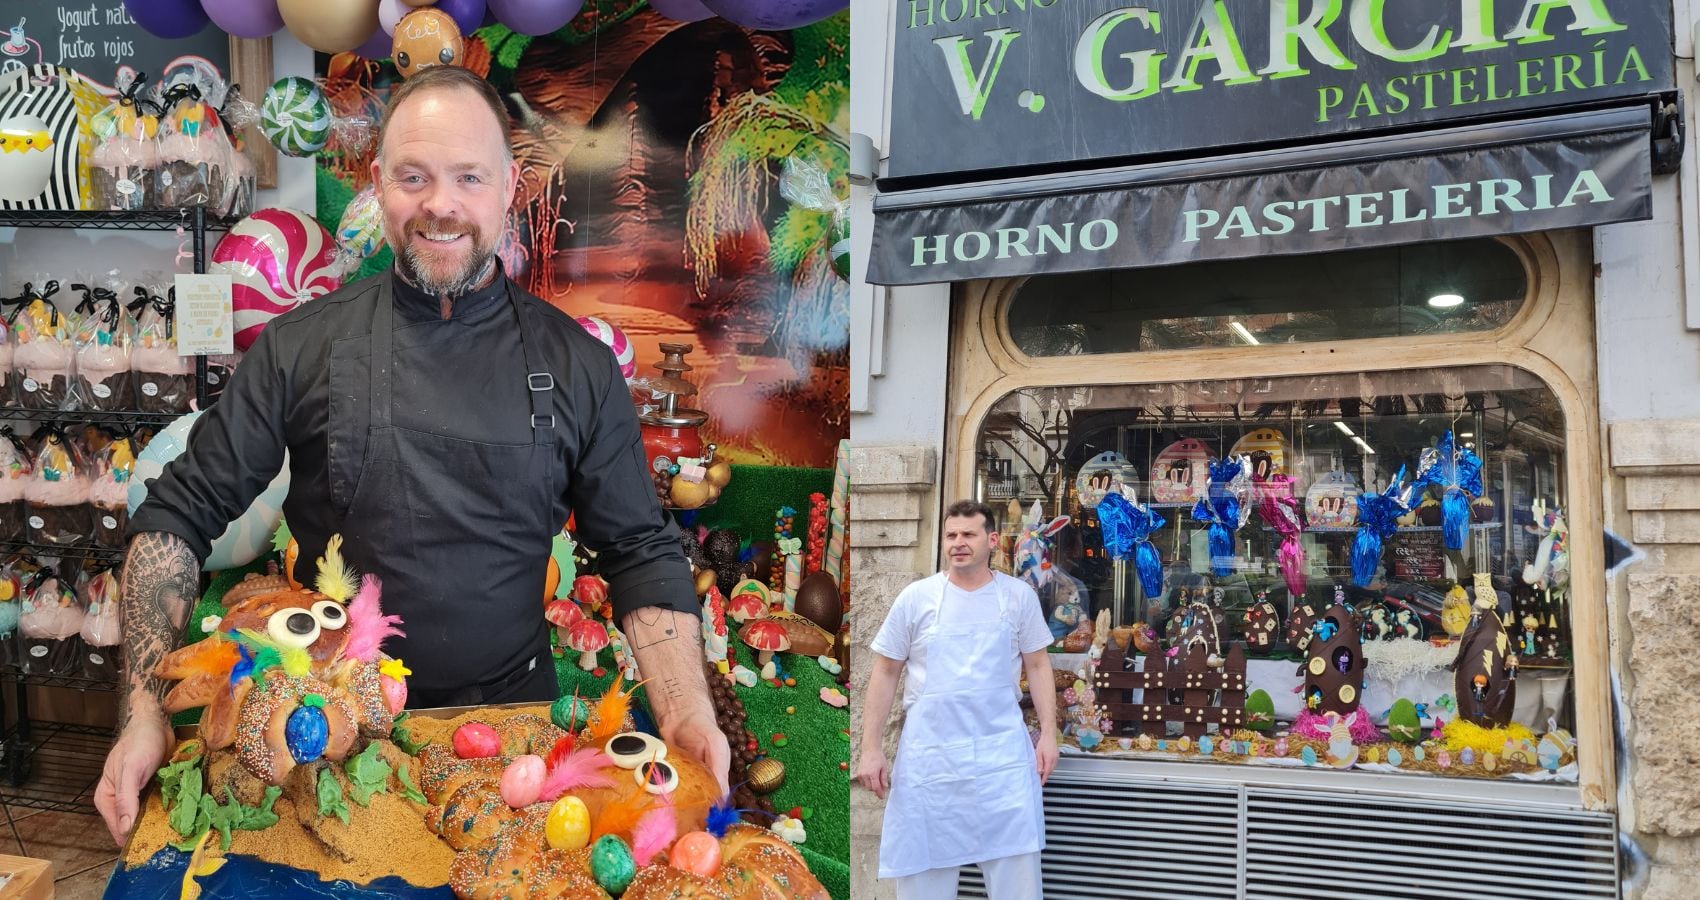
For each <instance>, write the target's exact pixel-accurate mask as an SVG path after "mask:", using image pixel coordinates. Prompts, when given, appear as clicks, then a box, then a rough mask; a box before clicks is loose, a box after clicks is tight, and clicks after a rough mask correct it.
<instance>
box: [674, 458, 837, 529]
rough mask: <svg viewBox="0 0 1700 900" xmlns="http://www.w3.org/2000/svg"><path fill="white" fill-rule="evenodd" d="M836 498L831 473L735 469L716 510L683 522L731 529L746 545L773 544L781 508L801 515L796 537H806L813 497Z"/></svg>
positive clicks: (795, 526)
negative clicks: (812, 495)
mask: <svg viewBox="0 0 1700 900" xmlns="http://www.w3.org/2000/svg"><path fill="white" fill-rule="evenodd" d="M815 493H819V494H825V495H826V496H828V497H831V496H832V470H831V469H804V468H798V467H794V466H733V467H732V481H731V482H730V483H729V484H727V486H726V492H725V493H724V494H721V495H720V500H719V501H718V502H716V503H715V504H714V505H713V506H710V507H708V508H706V509H702V510H698V511H696V513H695V515H694V516H693V515H692V514H690V513H685V514H683V515H681V516H680V521H681V522H687V523H688V522H694V523H696V524H700V525H704V526H707V527H708V528H710V529H716V528H730V529H731V530H732V531H734V532H736V533H737V534H738V536H739V537H742V538H743V539H744V540H745V541H771V540H773V520H774V518H775V514H776V513H778V512H779V508H780V507H781V506H789V507H791V508H792V509H794V510H796V511H797V516H796V518H795V519H793V520H792V532H791V533H792V534H793V535H795V536H797V537H803V536H804V535H805V534H806V533H807V531H808V526H809V495H810V494H815Z"/></svg>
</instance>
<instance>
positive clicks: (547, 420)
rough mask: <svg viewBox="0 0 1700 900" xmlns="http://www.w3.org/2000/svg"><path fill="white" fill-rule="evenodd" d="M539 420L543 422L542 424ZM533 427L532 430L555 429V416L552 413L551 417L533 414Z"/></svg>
mask: <svg viewBox="0 0 1700 900" xmlns="http://www.w3.org/2000/svg"><path fill="white" fill-rule="evenodd" d="M539 420H542V421H541V422H540V421H539ZM531 427H532V428H554V427H555V414H554V413H550V414H549V415H546V416H540V415H538V414H536V413H532V415H531Z"/></svg>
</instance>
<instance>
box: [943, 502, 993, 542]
mask: <svg viewBox="0 0 1700 900" xmlns="http://www.w3.org/2000/svg"><path fill="white" fill-rule="evenodd" d="M967 516H983V517H985V519H986V533H987V534H990V533H992V532H994V531H996V530H998V521H997V519H996V518H994V517H993V515H992V508H991V507H990V506H987V505H986V504H984V503H981V502H980V501H978V500H958V501H956V502H955V503H952V504H951V505H949V506H947V507H945V508H944V517H945V518H947V519H955V518H958V517H967Z"/></svg>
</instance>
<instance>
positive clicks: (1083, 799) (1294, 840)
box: [961, 762, 1619, 900]
mask: <svg viewBox="0 0 1700 900" xmlns="http://www.w3.org/2000/svg"><path fill="white" fill-rule="evenodd" d="M1093 770H1097V771H1093ZM1428 790H1430V791H1431V792H1432V791H1433V788H1428ZM1045 825H1046V843H1047V847H1046V850H1045V853H1044V857H1043V867H1044V872H1045V897H1046V900H1071V898H1079V900H1088V898H1090V900H1098V898H1106V897H1128V898H1140V900H1146V898H1152V900H1158V898H1165V900H1166V898H1174V900H1216V898H1223V900H1429V898H1433V897H1439V896H1444V897H1447V898H1449V900H1526V898H1528V897H1531V896H1541V897H1554V898H1559V897H1562V898H1566V900H1570V898H1576V900H1590V898H1602V900H1606V898H1610V900H1615V898H1617V897H1618V896H1619V895H1618V879H1617V854H1616V823H1615V821H1614V819H1613V817H1612V816H1611V815H1609V814H1600V813H1590V812H1586V811H1583V810H1579V809H1573V808H1569V807H1564V806H1559V805H1553V804H1550V803H1517V802H1513V801H1508V800H1501V799H1495V800H1492V801H1477V800H1467V799H1463V798H1459V797H1455V796H1436V795H1435V794H1433V793H1430V794H1429V795H1427V796H1416V795H1415V793H1414V792H1412V793H1405V794H1400V793H1376V792H1373V791H1366V790H1346V789H1341V788H1339V787H1337V786H1326V787H1315V788H1312V787H1305V786H1294V785H1291V784H1284V785H1277V786H1259V785H1245V784H1236V783H1233V782H1225V781H1223V780H1220V778H1219V776H1218V777H1217V778H1201V779H1200V780H1198V781H1196V782H1189V781H1187V780H1185V779H1177V778H1170V777H1159V776H1155V775H1129V774H1128V773H1127V772H1125V771H1113V770H1111V769H1110V768H1109V767H1105V766H1095V765H1094V766H1078V765H1073V766H1071V765H1068V764H1067V763H1066V762H1065V764H1064V765H1063V766H1062V767H1059V769H1058V770H1057V772H1056V774H1054V775H1053V776H1052V778H1051V782H1050V784H1049V785H1048V786H1047V787H1046V788H1045ZM961 896H963V897H975V898H980V897H985V896H986V892H985V886H984V882H983V880H982V878H981V875H980V871H979V869H978V868H975V867H972V866H970V867H967V868H965V869H964V870H963V873H962V884H961Z"/></svg>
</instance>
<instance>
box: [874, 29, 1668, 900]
mask: <svg viewBox="0 0 1700 900" xmlns="http://www.w3.org/2000/svg"><path fill="white" fill-rule="evenodd" d="M1255 7H1256V8H1255V10H1254V9H1253V8H1252V5H1247V4H1229V3H1226V2H1220V0H1217V2H1205V3H1198V2H1149V3H1146V4H1144V5H1140V6H1133V5H1126V4H1119V3H1113V2H1108V0H1089V2H1083V3H1069V4H1062V3H1038V2H1028V3H1018V2H1002V3H956V2H949V0H905V2H900V3H898V4H896V7H895V15H894V16H893V17H892V19H891V21H890V23H889V33H888V35H887V41H888V52H889V55H890V58H891V60H892V63H891V72H890V76H889V81H888V86H889V89H888V94H887V96H886V99H885V103H886V107H887V108H886V110H885V112H886V114H887V115H888V116H889V121H890V124H889V130H888V131H885V132H884V133H883V134H884V137H885V140H884V141H883V142H881V145H882V146H883V147H885V148H886V151H887V153H888V156H887V157H886V159H885V167H884V170H883V173H882V177H881V178H880V179H879V181H878V184H877V193H876V194H875V195H874V196H873V198H872V204H871V206H872V219H873V233H872V239H871V247H870V249H869V251H868V254H867V277H866V280H867V282H869V283H870V284H872V285H877V286H879V287H873V288H869V290H870V291H871V292H872V294H873V295H874V296H875V297H877V301H878V303H879V305H880V309H881V312H880V319H881V321H883V322H884V327H885V328H886V330H887V332H888V333H889V332H890V331H891V330H892V329H893V327H894V326H893V325H892V323H893V322H902V321H905V317H919V318H920V319H925V318H927V317H932V319H933V321H935V322H936V321H939V320H943V321H944V322H945V323H946V324H945V325H944V326H943V327H938V328H935V329H934V331H933V332H932V333H933V334H934V335H935V338H934V340H935V341H936V343H937V347H936V349H937V354H936V356H930V355H929V354H925V353H898V352H894V350H888V351H887V354H886V356H885V358H884V360H883V362H882V365H883V366H884V370H883V372H881V373H880V375H879V378H880V379H886V380H890V379H893V378H901V379H903V380H905V381H906V382H908V383H910V384H924V383H927V381H928V378H929V374H930V373H938V372H940V370H941V369H942V370H943V374H945V376H946V377H945V378H944V387H943V391H942V397H940V398H939V399H938V401H937V408H938V409H939V410H940V411H941V412H942V415H940V416H939V419H940V421H941V422H942V426H941V428H940V431H939V440H938V443H937V444H936V445H934V446H933V448H932V449H933V450H935V451H936V452H937V458H938V459H939V461H940V466H939V469H938V472H937V476H936V484H935V485H934V486H932V487H930V488H927V489H926V490H925V491H922V492H921V493H922V495H923V497H925V498H926V499H927V500H928V501H929V502H931V501H937V502H939V503H947V502H949V501H950V500H953V499H955V498H958V497H972V498H975V499H979V500H981V501H984V502H986V503H988V504H990V505H991V506H992V507H993V508H994V509H995V510H997V511H998V512H999V515H1000V519H1001V521H1000V523H999V525H1000V528H1001V530H1002V532H1003V534H1004V535H1005V536H1006V538H1005V543H1004V547H1003V549H1002V553H1001V554H1000V556H999V559H998V560H997V564H999V565H1001V566H1002V567H1003V568H1004V570H1005V571H1009V572H1011V573H1013V574H1016V575H1018V576H1019V577H1023V578H1025V579H1027V580H1028V581H1029V582H1030V583H1031V584H1032V585H1033V586H1034V587H1035V589H1036V591H1037V593H1038V595H1039V597H1040V599H1041V602H1042V603H1043V604H1044V612H1045V613H1046V615H1047V618H1048V621H1049V623H1050V625H1051V628H1052V633H1053V635H1054V637H1055V638H1056V644H1055V647H1054V651H1055V653H1056V656H1055V657H1054V662H1055V663H1056V668H1057V670H1058V672H1059V678H1058V682H1057V684H1056V685H1055V686H1054V688H1055V690H1057V691H1058V693H1059V695H1060V699H1059V704H1058V706H1059V709H1060V710H1061V715H1062V717H1063V719H1064V722H1063V728H1064V734H1065V738H1064V744H1065V745H1067V746H1066V748H1065V750H1064V753H1065V756H1064V761H1063V763H1062V764H1061V766H1060V767H1059V770H1058V773H1057V775H1056V776H1055V777H1054V778H1053V779H1052V781H1051V782H1050V784H1049V785H1048V787H1047V788H1046V791H1045V799H1046V813H1047V815H1046V822H1047V828H1048V849H1047V850H1046V853H1045V857H1044V859H1045V861H1044V868H1045V876H1046V896H1047V897H1088V896H1103V895H1117V894H1121V895H1126V894H1125V893H1124V892H1123V891H1122V888H1127V890H1128V891H1129V892H1133V893H1138V894H1140V895H1152V896H1156V895H1165V896H1167V895H1175V896H1187V897H1246V896H1265V897H1277V896H1291V897H1300V896H1354V897H1382V898H1390V897H1400V898H1403V897H1412V898H1415V897H1426V896H1432V895H1433V893H1434V892H1435V891H1436V887H1435V884H1436V882H1437V879H1438V880H1439V881H1441V882H1443V883H1445V884H1446V885H1448V886H1447V887H1446V888H1444V892H1445V893H1447V894H1448V895H1449V896H1452V895H1455V896H1470V897H1477V896H1482V897H1486V896H1493V897H1520V896H1535V895H1537V894H1542V893H1548V894H1550V893H1552V892H1555V891H1556V894H1557V895H1559V896H1565V897H1619V896H1625V895H1626V890H1627V892H1628V893H1633V892H1634V891H1635V890H1636V889H1638V888H1640V887H1643V886H1644V882H1645V871H1644V869H1645V864H1646V859H1645V858H1644V857H1643V856H1642V853H1643V852H1644V851H1643V850H1642V849H1640V847H1639V845H1638V844H1637V843H1636V840H1635V832H1636V830H1637V827H1638V826H1637V824H1636V822H1635V820H1634V818H1633V807H1634V806H1635V803H1634V799H1633V798H1634V783H1633V779H1634V778H1635V777H1638V775H1637V773H1636V770H1635V763H1636V759H1635V752H1634V750H1633V745H1630V746H1625V745H1624V744H1623V743H1622V741H1621V740H1620V739H1619V738H1618V735H1619V734H1621V732H1622V730H1623V729H1624V723H1625V719H1626V711H1625V704H1624V701H1625V697H1624V695H1623V693H1622V691H1623V686H1622V685H1623V681H1624V680H1625V675H1626V671H1627V669H1626V667H1625V665H1624V656H1623V655H1622V654H1621V651H1620V650H1617V649H1614V647H1621V646H1622V645H1623V643H1624V642H1625V641H1626V640H1630V639H1632V638H1633V637H1634V635H1633V634H1632V632H1630V631H1629V630H1628V628H1627V627H1626V619H1625V610H1626V609H1629V608H1631V607H1632V606H1633V605H1634V603H1635V601H1634V599H1633V597H1631V596H1629V594H1628V593H1627V592H1626V589H1625V584H1626V582H1625V581H1624V576H1622V575H1620V574H1619V575H1613V574H1611V569H1612V566H1613V565H1614V564H1615V563H1617V562H1619V561H1621V558H1622V557H1623V556H1624V555H1625V554H1626V553H1629V552H1630V551H1629V550H1628V549H1627V547H1626V545H1625V544H1624V542H1623V541H1621V540H1619V539H1617V538H1615V537H1612V536H1611V535H1610V534H1609V533H1608V532H1609V531H1615V532H1620V533H1626V534H1627V530H1628V526H1627V525H1624V524H1618V523H1619V522H1620V521H1622V519H1621V518H1620V515H1621V511H1620V510H1619V509H1618V505H1619V504H1621V503H1623V498H1622V496H1620V494H1621V492H1622V488H1621V487H1620V486H1618V485H1619V484H1620V482H1616V481H1614V480H1613V478H1612V477H1610V476H1608V473H1607V472H1606V470H1605V467H1606V466H1608V465H1611V464H1612V463H1611V462H1610V457H1608V455H1607V440H1608V430H1607V427H1606V425H1605V424H1604V423H1603V421H1602V407H1603V406H1604V405H1605V404H1603V401H1602V391H1603V390H1604V391H1605V392H1606V393H1608V394H1609V393H1612V392H1614V391H1617V392H1621V390H1622V389H1621V388H1617V387H1612V386H1609V385H1608V386H1607V387H1605V388H1602V380H1606V379H1611V378H1624V377H1627V376H1626V373H1625V372H1624V371H1622V370H1620V369H1618V368H1614V367H1613V366H1612V365H1610V364H1608V363H1610V362H1611V361H1612V360H1615V359H1617V358H1618V357H1620V356H1626V355H1628V354H1629V353H1630V351H1629V350H1628V348H1626V347H1612V348H1608V347H1607V346H1606V344H1607V342H1606V340H1605V339H1604V338H1603V337H1600V336H1601V335H1606V334H1608V333H1613V332H1611V327H1608V325H1607V324H1605V323H1604V322H1603V321H1602V320H1605V319H1609V318H1612V317H1617V316H1633V315H1638V314H1640V313H1638V312H1637V311H1636V310H1637V309H1638V308H1639V307H1642V306H1646V307H1649V308H1650V307H1652V306H1653V305H1654V303H1655V298H1658V299H1657V302H1659V303H1663V302H1664V301H1663V299H1662V298H1659V295H1658V294H1657V293H1649V294H1648V295H1647V296H1641V297H1621V296H1620V297H1616V298H1614V302H1613V303H1612V304H1610V305H1608V304H1607V303H1606V302H1604V300H1603V299H1602V297H1601V296H1600V294H1599V290H1598V289H1599V288H1601V287H1602V286H1604V285H1607V284H1616V283H1621V279H1622V278H1623V277H1624V276H1623V275H1622V274H1618V275H1616V276H1615V277H1617V278H1618V279H1619V281H1618V282H1613V281H1612V279H1611V278H1608V277H1606V276H1605V275H1604V274H1603V267H1605V266H1608V265H1609V266H1611V267H1613V268H1614V269H1616V270H1619V271H1620V272H1621V270H1622V268H1623V267H1629V268H1630V269H1633V268H1635V267H1641V266H1647V267H1656V266H1658V265H1660V264H1661V263H1660V262H1659V261H1658V257H1657V254H1656V252H1655V250H1656V248H1655V247H1654V246H1648V248H1647V249H1646V251H1645V254H1644V255H1640V256H1637V255H1636V254H1635V253H1634V252H1633V250H1631V251H1630V252H1629V253H1622V252H1620V251H1619V249H1618V248H1619V247H1620V246H1621V245H1620V244H1618V243H1616V242H1614V241H1613V240H1612V239H1611V237H1610V236H1611V235H1613V234H1617V233H1629V230H1631V229H1636V228H1644V227H1646V226H1645V225H1644V224H1638V223H1649V222H1652V221H1654V220H1655V218H1656V216H1658V215H1660V213H1659V212H1658V209H1656V207H1659V206H1661V204H1663V203H1664V202H1665V201H1664V200H1663V199H1661V198H1662V197H1664V196H1666V195H1662V194H1661V193H1660V192H1661V191H1671V190H1673V187H1672V185H1673V183H1674V182H1675V181H1676V179H1675V178H1671V177H1669V176H1671V175H1672V174H1673V173H1674V172H1676V171H1677V168H1678V167H1679V164H1680V160H1681V158H1682V154H1683V146H1682V134H1683V131H1684V129H1685V128H1686V122H1685V119H1684V118H1683V117H1684V112H1683V107H1682V99H1681V95H1680V91H1679V89H1678V79H1677V75H1676V65H1677V62H1676V59H1675V57H1676V55H1677V54H1676V53H1675V51H1674V50H1673V26H1672V13H1671V10H1670V8H1669V7H1668V6H1660V5H1659V4H1637V3H1629V2H1626V0H1574V2H1565V0H1528V2H1526V3H1525V2H1501V3H1497V4H1495V3H1492V2H1486V0H1462V2H1455V3H1438V2H1436V3H1428V2H1425V3H1411V4H1391V3H1381V2H1368V0H1364V2H1342V0H1332V2H1314V3H1298V2H1272V3H1268V4H1256V5H1255ZM1684 27H1685V28H1686V26H1684ZM1664 215H1668V212H1667V213H1665V214H1664ZM1670 227H1673V228H1674V227H1675V226H1674V225H1672V226H1670ZM941 285H947V286H948V287H940V286H941ZM923 286H932V287H923ZM947 297H948V300H947V299H946V298H947ZM939 304H948V308H947V311H945V312H943V313H942V314H941V312H940V311H939V310H938V305H939ZM920 306H931V307H932V309H931V310H920V309H914V307H920ZM875 338H876V343H877V342H878V341H879V340H880V339H881V338H880V335H879V334H878V333H877V331H876V333H875ZM884 340H886V341H888V342H889V343H891V344H892V347H893V348H895V347H896V346H897V345H898V343H899V342H901V341H904V340H907V341H909V342H910V346H911V347H912V346H913V344H914V341H915V340H916V338H914V337H913V336H912V335H911V336H905V337H899V336H890V337H886V338H884ZM1611 349H1615V350H1616V355H1615V356H1614V355H1613V354H1611V353H1609V352H1608V351H1609V350H1611ZM1648 349H1649V350H1652V349H1653V348H1651V347H1649V348H1648ZM938 358H942V359H943V360H944V361H945V362H944V364H943V365H942V366H941V365H940V364H939V363H938V362H936V361H935V360H936V359H938ZM876 387H877V384H876ZM1649 387H1650V388H1652V386H1649ZM1652 389H1656V388H1652ZM909 404H910V405H911V407H912V406H913V405H914V404H915V401H909ZM922 405H925V404H924V403H922ZM904 407H905V401H903V400H901V399H899V398H898V397H897V395H896V394H895V393H885V394H879V393H878V391H877V390H876V391H875V392H874V394H873V395H872V402H868V403H865V404H864V405H863V409H864V411H863V412H862V416H863V418H862V419H859V420H855V421H853V424H852V435H853V437H854V438H855V439H856V441H858V442H862V441H863V439H864V435H866V434H879V433H880V432H881V431H882V425H881V423H882V422H883V421H890V420H892V419H893V418H895V417H899V416H901V415H904V414H908V415H913V409H912V408H911V409H910V410H908V412H907V413H905V412H904ZM864 425H867V426H869V427H867V428H864ZM860 452H862V453H863V454H865V455H866V459H869V460H873V459H877V458H878V457H879V455H880V454H881V453H888V452H889V453H896V452H897V451H896V450H895V449H893V448H891V447H882V446H878V445H870V446H867V447H865V448H864V449H862V450H861V451H860ZM868 468H870V469H871V470H872V469H877V468H878V467H877V466H872V465H869V466H868ZM935 509H936V507H935ZM920 518H921V519H922V520H925V519H926V515H925V514H922V515H921V516H920ZM917 546H918V548H924V547H925V546H926V542H925V541H918V542H917ZM918 552H920V551H918ZM924 567H925V566H924V565H922V564H917V566H916V568H918V569H919V568H924ZM858 602H861V601H860V598H859V600H858ZM1642 627H1646V626H1642ZM1051 688H1052V686H1049V685H1046V686H1043V688H1042V689H1051ZM1638 689H1640V688H1638ZM1642 824H1643V825H1645V822H1643V823H1642ZM1620 835H1622V836H1627V837H1628V838H1629V839H1628V840H1626V841H1624V842H1623V846H1624V847H1626V848H1633V849H1630V850H1627V851H1620V849H1619V847H1620V840H1619V838H1620ZM1648 843H1655V842H1654V841H1650V840H1649V841H1648ZM1366 859H1378V860H1384V861H1385V863H1386V864H1383V865H1364V861H1365V860H1366ZM1655 862H1656V860H1655ZM1626 883H1627V884H1628V885H1629V888H1628V889H1626V888H1625V887H1624V885H1625V884H1626ZM1134 885H1138V886H1139V887H1138V889H1137V890H1136V891H1135V890H1134V888H1133V887H1132V886H1134ZM1673 896H1674V895H1673Z"/></svg>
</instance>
